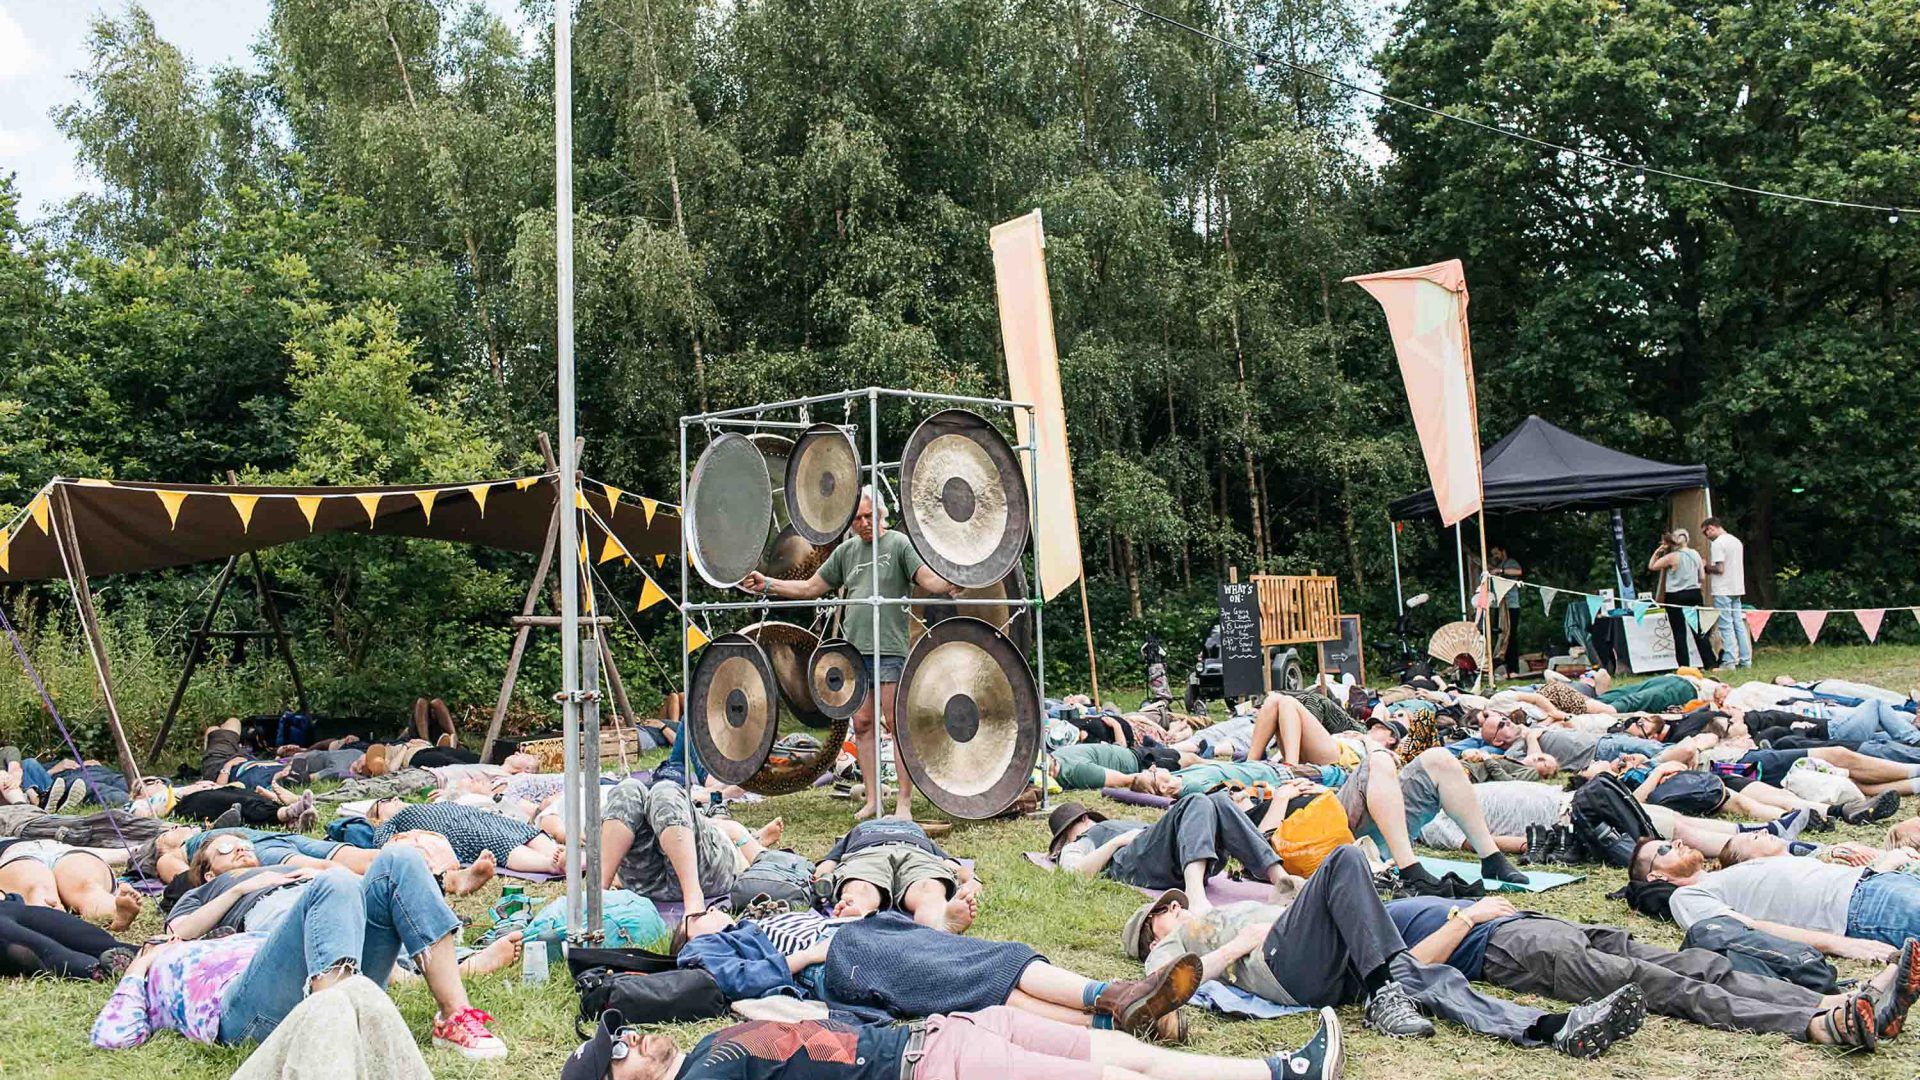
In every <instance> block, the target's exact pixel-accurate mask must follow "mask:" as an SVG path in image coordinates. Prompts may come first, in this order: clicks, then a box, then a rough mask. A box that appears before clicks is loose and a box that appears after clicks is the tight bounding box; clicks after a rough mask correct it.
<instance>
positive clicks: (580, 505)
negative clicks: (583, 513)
mask: <svg viewBox="0 0 1920 1080" xmlns="http://www.w3.org/2000/svg"><path fill="white" fill-rule="evenodd" d="M573 508H574V509H575V510H589V509H592V508H591V507H589V506H588V505H587V493H586V492H584V491H581V490H580V489H579V488H574V489H573Z"/></svg>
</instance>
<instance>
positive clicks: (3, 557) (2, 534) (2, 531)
mask: <svg viewBox="0 0 1920 1080" xmlns="http://www.w3.org/2000/svg"><path fill="white" fill-rule="evenodd" d="M12 545H13V537H12V536H11V535H9V534H8V532H7V527H6V526H5V525H0V574H11V573H13V570H12V569H11V568H9V567H8V565H7V549H8V548H10V547H11V546H12Z"/></svg>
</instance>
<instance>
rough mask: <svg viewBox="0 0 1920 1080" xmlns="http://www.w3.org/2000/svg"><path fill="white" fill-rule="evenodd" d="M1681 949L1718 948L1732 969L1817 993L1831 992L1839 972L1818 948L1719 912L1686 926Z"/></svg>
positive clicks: (1715, 949) (1712, 950)
mask: <svg viewBox="0 0 1920 1080" xmlns="http://www.w3.org/2000/svg"><path fill="white" fill-rule="evenodd" d="M1681 948H1684V949H1707V950H1709V951H1711V952H1717V953H1719V954H1720V955H1722V956H1724V957H1726V958H1727V960H1728V961H1729V962H1730V963H1732V964H1733V966H1734V968H1735V970H1738V971H1744V972H1747V973H1748V974H1751V975H1760V976H1764V977H1766V978H1772V979H1785V980H1786V981H1787V982H1790V983H1796V984H1798V985H1800V986H1804V987H1806V988H1807V989H1809V990H1812V991H1814V992H1815V993H1819V994H1831V993H1833V992H1834V990H1835V989H1836V988H1837V987H1838V986H1839V982H1840V980H1839V976H1838V974H1837V973H1836V972H1835V971H1834V970H1833V965H1832V964H1830V963H1828V962H1827V958H1826V957H1824V956H1822V955H1820V950H1818V949H1816V948H1814V947H1813V946H1811V945H1803V944H1801V943H1800V942H1797V941H1788V940H1787V939H1785V938H1781V937H1775V936H1774V935H1772V934H1769V933H1767V932H1766V931H1764V930H1755V929H1754V928H1753V927H1751V926H1748V925H1747V924H1745V923H1743V922H1741V921H1739V920H1738V919H1732V918H1728V917H1727V916H1725V915H1718V916H1715V917H1713V918H1711V919H1701V920H1700V921H1699V922H1697V923H1694V924H1693V926H1692V927H1690V928H1689V929H1688V930H1687V938H1686V941H1684V942H1682V943H1681Z"/></svg>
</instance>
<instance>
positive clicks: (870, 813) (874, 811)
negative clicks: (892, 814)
mask: <svg viewBox="0 0 1920 1080" xmlns="http://www.w3.org/2000/svg"><path fill="white" fill-rule="evenodd" d="M879 815H880V808H879V807H878V806H875V805H873V804H872V803H868V804H867V805H865V806H863V807H861V808H860V809H858V810H855V811H854V812H853V820H855V821H865V820H867V819H868V818H870V817H878V816H879Z"/></svg>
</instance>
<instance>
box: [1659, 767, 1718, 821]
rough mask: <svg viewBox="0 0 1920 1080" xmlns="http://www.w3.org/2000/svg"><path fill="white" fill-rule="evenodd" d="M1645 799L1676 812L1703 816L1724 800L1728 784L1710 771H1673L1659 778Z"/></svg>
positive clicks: (1716, 807) (1716, 808)
mask: <svg viewBox="0 0 1920 1080" xmlns="http://www.w3.org/2000/svg"><path fill="white" fill-rule="evenodd" d="M1647 801H1648V802H1650V803H1653V804H1654V805H1656V806H1664V807H1666V808H1667V809H1669V810H1671V811H1673V812H1674V813H1676V814H1687V815H1690V816H1693V817H1705V816H1707V815H1708V814H1711V813H1713V812H1714V811H1715V810H1718V809H1720V804H1721V803H1723V802H1726V801H1727V785H1726V782H1725V781H1723V780H1721V779H1720V778H1719V777H1718V776H1715V775H1713V774H1712V773H1710V772H1697V771H1694V772H1683V773H1675V774H1673V775H1672V776H1669V777H1667V778H1666V779H1665V780H1663V781H1661V782H1660V783H1659V785H1658V786H1656V787H1655V788H1654V789H1653V794H1652V795H1649V796H1648V797H1647Z"/></svg>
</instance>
